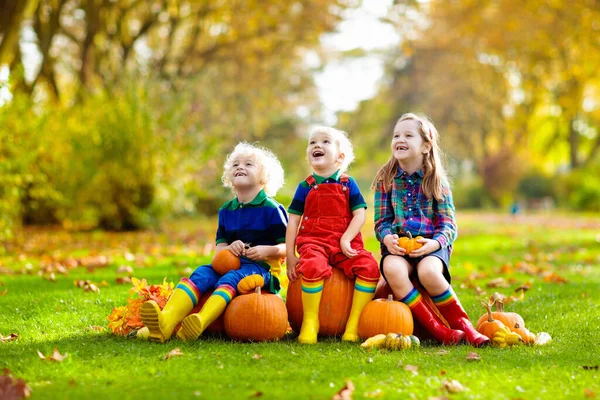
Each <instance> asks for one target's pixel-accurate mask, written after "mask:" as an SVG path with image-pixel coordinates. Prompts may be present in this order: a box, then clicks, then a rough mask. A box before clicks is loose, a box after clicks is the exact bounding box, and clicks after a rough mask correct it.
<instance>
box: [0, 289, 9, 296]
mask: <svg viewBox="0 0 600 400" xmlns="http://www.w3.org/2000/svg"><path fill="white" fill-rule="evenodd" d="M6 293H8V289H4V290H3V291H2V292H0V296H4V295H6Z"/></svg>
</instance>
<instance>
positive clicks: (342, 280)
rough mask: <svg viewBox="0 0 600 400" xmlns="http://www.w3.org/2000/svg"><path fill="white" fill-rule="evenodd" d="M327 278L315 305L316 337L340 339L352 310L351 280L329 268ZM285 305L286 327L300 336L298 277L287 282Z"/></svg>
mask: <svg viewBox="0 0 600 400" xmlns="http://www.w3.org/2000/svg"><path fill="white" fill-rule="evenodd" d="M331 272H332V274H331V278H329V279H325V283H324V285H323V295H322V296H321V305H320V306H319V336H341V335H342V334H343V333H344V330H345V329H346V322H347V321H348V317H349V316H350V309H351V308H352V297H353V296H354V281H353V280H351V279H348V278H347V277H346V275H345V274H344V272H343V271H341V270H339V269H337V268H332V269H331ZM285 306H286V307H287V311H288V317H289V320H290V326H291V327H292V329H293V330H294V332H296V333H300V327H301V326H302V319H303V318H304V315H303V309H302V281H301V279H300V278H298V279H296V280H295V281H294V282H290V284H289V286H288V290H287V298H286V303H285Z"/></svg>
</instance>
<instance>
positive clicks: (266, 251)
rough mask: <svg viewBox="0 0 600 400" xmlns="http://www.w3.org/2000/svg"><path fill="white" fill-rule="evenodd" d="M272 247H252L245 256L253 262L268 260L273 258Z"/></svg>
mask: <svg viewBox="0 0 600 400" xmlns="http://www.w3.org/2000/svg"><path fill="white" fill-rule="evenodd" d="M271 247H272V246H254V247H250V248H249V249H248V250H246V252H245V253H244V255H245V256H246V257H247V258H249V259H251V260H266V259H267V258H269V257H270V256H271V253H272V251H271Z"/></svg>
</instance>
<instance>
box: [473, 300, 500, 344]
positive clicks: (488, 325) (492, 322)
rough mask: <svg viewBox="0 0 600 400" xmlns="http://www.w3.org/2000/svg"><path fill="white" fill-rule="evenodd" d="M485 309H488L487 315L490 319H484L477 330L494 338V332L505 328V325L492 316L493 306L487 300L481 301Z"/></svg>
mask: <svg viewBox="0 0 600 400" xmlns="http://www.w3.org/2000/svg"><path fill="white" fill-rule="evenodd" d="M481 304H482V305H483V306H484V307H485V309H486V310H487V316H488V319H487V320H486V321H483V322H482V323H481V324H480V325H479V326H478V327H477V331H478V332H479V333H481V334H483V335H485V336H487V337H489V338H493V337H494V334H495V333H496V332H498V331H499V330H500V329H502V328H505V325H504V324H503V323H502V322H500V321H498V320H497V319H494V318H493V317H492V308H491V306H490V305H489V303H487V302H483V303H481Z"/></svg>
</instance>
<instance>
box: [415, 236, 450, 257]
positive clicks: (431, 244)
mask: <svg viewBox="0 0 600 400" xmlns="http://www.w3.org/2000/svg"><path fill="white" fill-rule="evenodd" d="M417 242H419V243H423V247H421V248H419V249H417V250H413V251H411V253H410V254H409V255H408V256H409V257H411V258H417V257H424V256H426V255H427V254H430V253H433V252H434V251H436V250H439V249H440V248H441V247H442V245H440V242H438V241H437V240H433V239H425V238H422V239H419V240H417Z"/></svg>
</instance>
